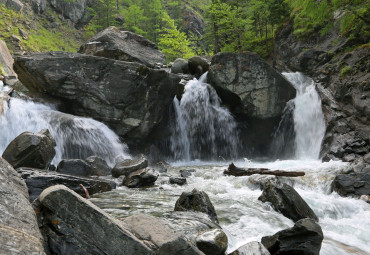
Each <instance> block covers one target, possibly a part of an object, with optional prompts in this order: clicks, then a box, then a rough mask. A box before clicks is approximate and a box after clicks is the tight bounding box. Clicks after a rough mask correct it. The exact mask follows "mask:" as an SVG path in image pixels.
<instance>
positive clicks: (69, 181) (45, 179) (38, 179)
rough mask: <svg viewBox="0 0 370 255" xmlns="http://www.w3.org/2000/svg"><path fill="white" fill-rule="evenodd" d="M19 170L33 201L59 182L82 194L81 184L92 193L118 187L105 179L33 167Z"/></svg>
mask: <svg viewBox="0 0 370 255" xmlns="http://www.w3.org/2000/svg"><path fill="white" fill-rule="evenodd" d="M17 171H18V172H19V173H20V174H21V175H22V178H23V179H24V180H25V181H26V184H27V188H28V193H29V196H30V200H31V201H33V200H35V199H36V198H37V197H38V196H39V195H40V194H41V192H42V191H43V190H44V189H46V188H48V187H51V186H54V185H58V184H62V185H65V186H67V187H68V188H70V189H72V190H73V191H75V192H77V193H78V194H80V195H81V196H84V195H85V193H84V191H83V189H82V188H81V186H80V185H81V184H82V185H83V186H84V187H85V188H86V189H87V191H88V192H89V194H90V195H93V194H95V193H101V192H106V191H111V190H112V189H114V188H115V187H116V185H115V183H114V182H110V181H106V180H103V179H91V178H82V177H78V176H73V175H67V174H58V173H55V172H51V171H43V170H39V169H32V168H18V169H17Z"/></svg>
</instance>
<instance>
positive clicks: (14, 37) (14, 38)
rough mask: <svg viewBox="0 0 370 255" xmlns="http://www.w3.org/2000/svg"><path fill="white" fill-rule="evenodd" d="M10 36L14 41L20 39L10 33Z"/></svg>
mask: <svg viewBox="0 0 370 255" xmlns="http://www.w3.org/2000/svg"><path fill="white" fill-rule="evenodd" d="M11 38H12V39H13V41H16V42H19V41H20V40H21V39H20V38H19V37H18V36H16V35H12V36H11Z"/></svg>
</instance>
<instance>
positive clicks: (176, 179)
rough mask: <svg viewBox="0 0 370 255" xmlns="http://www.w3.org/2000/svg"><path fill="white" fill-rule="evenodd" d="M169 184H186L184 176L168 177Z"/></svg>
mask: <svg viewBox="0 0 370 255" xmlns="http://www.w3.org/2000/svg"><path fill="white" fill-rule="evenodd" d="M169 181H170V183H171V184H177V185H180V186H182V185H184V184H186V178H184V177H170V179H169Z"/></svg>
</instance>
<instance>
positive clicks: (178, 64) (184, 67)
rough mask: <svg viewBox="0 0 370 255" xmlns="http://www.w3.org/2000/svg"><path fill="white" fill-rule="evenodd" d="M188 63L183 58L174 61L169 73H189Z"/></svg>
mask: <svg viewBox="0 0 370 255" xmlns="http://www.w3.org/2000/svg"><path fill="white" fill-rule="evenodd" d="M189 71H190V70H189V65H188V61H186V60H185V59H183V58H178V59H176V60H175V61H174V62H173V64H172V66H171V73H184V74H188V73H189Z"/></svg>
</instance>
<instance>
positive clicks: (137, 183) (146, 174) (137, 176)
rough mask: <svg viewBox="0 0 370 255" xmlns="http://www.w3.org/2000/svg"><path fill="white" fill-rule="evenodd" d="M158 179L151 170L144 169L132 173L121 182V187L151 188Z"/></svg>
mask: <svg viewBox="0 0 370 255" xmlns="http://www.w3.org/2000/svg"><path fill="white" fill-rule="evenodd" d="M157 179H158V173H156V172H155V171H154V169H152V168H144V169H140V170H137V171H135V172H132V173H131V174H129V175H128V176H126V178H125V179H124V180H123V185H125V186H127V187H129V188H139V187H146V186H151V185H153V184H154V183H155V181H156V180H157Z"/></svg>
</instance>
